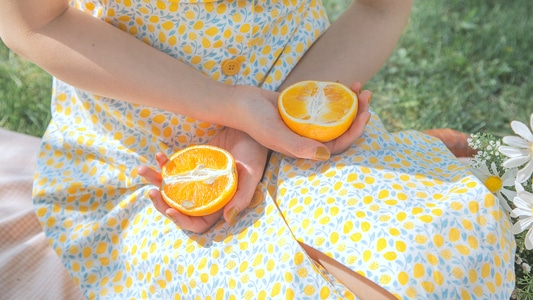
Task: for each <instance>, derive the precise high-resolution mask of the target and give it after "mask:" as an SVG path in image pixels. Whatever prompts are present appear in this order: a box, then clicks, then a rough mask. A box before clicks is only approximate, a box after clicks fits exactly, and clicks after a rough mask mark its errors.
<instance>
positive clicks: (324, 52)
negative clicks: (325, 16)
mask: <svg viewBox="0 0 533 300" xmlns="http://www.w3.org/2000/svg"><path fill="white" fill-rule="evenodd" d="M412 2H413V1H412V0H355V1H354V2H353V3H352V4H351V5H350V6H349V7H348V8H347V9H346V11H345V12H344V13H343V14H342V15H341V16H340V17H339V18H338V19H337V20H336V21H335V22H334V23H333V24H332V25H331V26H330V27H329V28H328V29H327V30H326V32H325V33H324V34H323V35H322V36H321V37H320V38H319V39H318V40H317V41H316V42H315V43H314V44H313V46H312V47H311V49H310V50H309V51H308V52H307V53H306V54H305V56H304V57H303V58H302V59H301V60H300V62H299V63H298V65H297V66H296V68H294V70H293V71H292V72H291V74H290V75H289V77H288V78H287V79H286V80H285V82H284V83H283V86H282V87H281V88H283V87H285V86H287V85H289V84H291V83H294V82H297V81H300V80H306V79H316V80H328V81H339V82H341V83H344V84H345V85H347V86H350V85H352V84H353V83H354V82H356V81H358V82H361V83H365V82H367V81H368V80H369V79H370V78H371V77H372V76H374V75H375V74H376V73H377V72H378V71H379V69H380V68H381V67H382V66H383V64H384V63H385V61H386V60H387V59H388V57H389V55H390V54H391V53H392V51H393V50H394V47H395V45H396V43H397V42H398V39H399V37H400V35H401V34H402V32H403V30H404V28H405V25H406V24H407V21H408V19H409V15H410V12H411V6H412Z"/></svg>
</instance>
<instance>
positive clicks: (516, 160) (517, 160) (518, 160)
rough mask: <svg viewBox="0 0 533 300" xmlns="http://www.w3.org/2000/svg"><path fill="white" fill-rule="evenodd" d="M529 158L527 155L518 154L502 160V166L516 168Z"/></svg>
mask: <svg viewBox="0 0 533 300" xmlns="http://www.w3.org/2000/svg"><path fill="white" fill-rule="evenodd" d="M530 160H531V158H530V157H529V156H518V157H511V158H509V159H506V160H505V161H504V162H503V167H504V168H516V167H520V166H522V165H524V164H525V163H527V162H529V161H530Z"/></svg>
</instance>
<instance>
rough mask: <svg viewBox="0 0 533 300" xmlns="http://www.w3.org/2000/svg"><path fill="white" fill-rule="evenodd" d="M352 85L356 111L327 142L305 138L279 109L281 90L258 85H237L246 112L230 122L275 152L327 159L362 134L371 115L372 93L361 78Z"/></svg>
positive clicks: (292, 155)
mask: <svg viewBox="0 0 533 300" xmlns="http://www.w3.org/2000/svg"><path fill="white" fill-rule="evenodd" d="M351 89H352V90H353V91H355V92H356V93H357V95H358V98H359V108H358V111H357V115H356V117H355V119H354V121H353V123H352V125H351V126H350V128H349V129H348V131H347V132H345V133H344V134H343V135H342V136H340V137H338V138H337V139H335V140H333V141H329V142H327V143H321V142H318V141H316V140H313V139H309V138H305V137H302V136H300V135H298V134H296V133H294V132H293V131H291V130H290V129H289V128H288V127H287V125H285V123H284V122H283V120H282V119H281V116H280V114H279V112H278V104H277V98H278V93H275V92H270V91H261V92H260V93H259V94H258V93H257V90H256V89H255V88H250V89H248V88H247V87H240V88H239V89H236V92H235V97H236V98H239V99H245V100H244V101H241V104H243V107H244V112H243V113H241V114H240V118H239V119H237V118H235V120H234V122H233V124H231V121H230V122H229V123H230V124H231V126H234V127H235V128H239V129H240V130H242V131H245V132H247V133H248V134H249V135H250V136H251V137H253V138H254V139H255V140H256V141H258V142H259V143H261V144H262V145H264V146H265V147H267V148H269V149H272V150H274V151H276V152H280V153H283V154H285V155H288V156H291V157H297V158H306V159H313V160H327V159H329V157H330V155H331V153H333V154H338V153H340V152H342V151H344V150H346V149H347V148H348V147H349V146H350V145H351V144H352V143H353V142H354V141H355V140H356V139H357V138H359V137H360V136H361V134H362V133H363V131H364V128H365V125H366V123H367V122H368V120H369V119H370V113H369V112H368V110H369V103H370V100H371V98H372V93H371V92H370V91H361V83H359V82H356V83H354V84H353V85H352V87H351Z"/></svg>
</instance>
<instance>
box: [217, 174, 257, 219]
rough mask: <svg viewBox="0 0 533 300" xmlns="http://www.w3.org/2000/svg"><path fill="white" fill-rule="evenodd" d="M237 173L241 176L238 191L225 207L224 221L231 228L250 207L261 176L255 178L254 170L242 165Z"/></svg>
mask: <svg viewBox="0 0 533 300" xmlns="http://www.w3.org/2000/svg"><path fill="white" fill-rule="evenodd" d="M262 171H263V170H255V172H261V173H262ZM237 172H238V174H239V182H238V186H237V191H236V192H235V195H233V199H231V201H230V202H229V203H228V204H227V205H226V207H224V219H225V220H226V222H228V224H229V225H230V226H233V225H234V224H235V222H237V220H238V219H239V216H240V214H241V212H242V211H243V210H245V209H246V208H247V207H248V206H249V205H250V202H251V201H252V197H253V196H254V193H255V189H256V187H257V184H258V180H259V179H257V178H260V176H254V174H253V172H254V170H251V169H249V168H247V167H245V166H243V165H241V164H238V165H237ZM255 175H256V174H255Z"/></svg>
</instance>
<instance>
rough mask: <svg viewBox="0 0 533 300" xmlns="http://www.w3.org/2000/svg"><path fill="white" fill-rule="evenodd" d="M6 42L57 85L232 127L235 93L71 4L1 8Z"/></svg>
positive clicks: (9, 1)
mask: <svg viewBox="0 0 533 300" xmlns="http://www.w3.org/2000/svg"><path fill="white" fill-rule="evenodd" d="M0 37H1V38H2V40H3V41H4V43H5V44H6V45H7V46H8V47H10V48H11V49H13V50H14V51H15V52H17V53H18V54H20V55H21V56H23V57H25V58H26V59H28V60H30V61H32V62H34V63H35V64H37V65H39V66H40V67H42V68H43V69H44V70H46V71H47V72H49V73H51V74H52V75H54V76H56V77H57V78H59V79H61V80H63V81H65V82H67V83H69V84H71V85H73V86H76V87H79V88H81V89H84V90H87V91H90V92H93V93H95V94H98V95H103V96H106V97H111V98H116V99H122V100H126V101H129V102H133V103H137V104H146V105H151V106H155V107H158V108H162V109H165V110H168V111H173V112H177V113H181V114H184V115H189V116H191V117H195V118H198V119H202V120H205V121H209V122H212V123H218V124H224V123H225V120H224V119H222V118H223V117H224V114H221V113H220V107H221V106H222V107H231V106H230V105H227V104H226V103H221V102H222V101H231V97H230V95H231V93H232V88H231V87H229V86H226V85H224V84H222V83H218V82H216V81H214V80H212V79H210V78H209V77H207V76H204V75H203V74H201V73H200V72H198V71H196V70H194V69H192V68H191V67H189V66H187V65H186V64H184V63H182V62H179V61H178V60H176V59H174V58H172V57H171V56H169V55H167V54H165V53H163V52H161V51H159V50H157V49H155V48H152V47H151V46H149V45H147V44H145V43H144V42H142V41H139V40H137V39H136V38H134V37H133V36H131V35H129V34H128V33H125V32H123V31H121V30H119V29H117V28H115V27H114V26H112V25H109V24H107V23H106V22H104V21H101V20H99V19H97V18H94V17H92V16H89V15H87V14H85V13H83V12H81V11H79V10H78V9H75V8H71V7H70V6H69V4H68V1H65V0H41V1H38V2H35V1H30V0H0ZM190 99H194V101H190ZM215 100H216V101H217V103H218V104H217V105H213V102H214V101H215ZM226 125H227V124H226Z"/></svg>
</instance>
